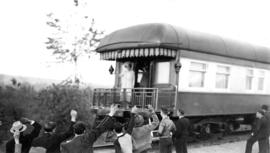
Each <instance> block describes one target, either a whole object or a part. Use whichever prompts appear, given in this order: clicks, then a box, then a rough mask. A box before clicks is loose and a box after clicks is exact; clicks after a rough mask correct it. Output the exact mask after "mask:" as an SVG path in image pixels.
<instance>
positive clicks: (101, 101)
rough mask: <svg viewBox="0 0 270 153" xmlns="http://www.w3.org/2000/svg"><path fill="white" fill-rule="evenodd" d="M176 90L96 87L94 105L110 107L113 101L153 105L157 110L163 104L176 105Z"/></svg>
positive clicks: (125, 103)
mask: <svg viewBox="0 0 270 153" xmlns="http://www.w3.org/2000/svg"><path fill="white" fill-rule="evenodd" d="M174 97H175V92H174V91H173V90H166V89H158V88H130V89H129V88H127V89H120V88H96V89H94V95H93V104H92V105H93V107H109V106H110V105H111V104H113V103H119V104H123V105H131V106H133V105H137V106H140V107H141V108H146V107H147V105H149V104H150V105H152V106H153V107H154V108H155V109H156V110H157V109H159V108H160V107H161V106H165V105H166V106H167V107H172V108H173V106H174Z"/></svg>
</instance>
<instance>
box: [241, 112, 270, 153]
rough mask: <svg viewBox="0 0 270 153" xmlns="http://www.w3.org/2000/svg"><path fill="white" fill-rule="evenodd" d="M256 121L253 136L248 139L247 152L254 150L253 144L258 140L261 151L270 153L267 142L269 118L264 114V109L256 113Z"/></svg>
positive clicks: (261, 152) (260, 152)
mask: <svg viewBox="0 0 270 153" xmlns="http://www.w3.org/2000/svg"><path fill="white" fill-rule="evenodd" d="M256 118H257V120H256V123H255V126H254V129H253V133H252V134H251V137H250V138H249V139H248V140H247V144H246V151H245V153H251V152H252V146H253V144H254V143H255V142H256V141H258V143H259V153H269V146H268V144H267V141H268V140H267V139H268V129H267V127H268V126H267V119H266V117H265V116H264V112H263V111H258V112H257V113H256Z"/></svg>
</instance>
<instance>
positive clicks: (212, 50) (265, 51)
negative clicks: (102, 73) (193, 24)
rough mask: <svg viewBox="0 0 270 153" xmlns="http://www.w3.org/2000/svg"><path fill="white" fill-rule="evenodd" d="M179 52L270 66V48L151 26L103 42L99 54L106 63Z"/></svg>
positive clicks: (125, 31) (117, 33) (131, 29)
mask: <svg viewBox="0 0 270 153" xmlns="http://www.w3.org/2000/svg"><path fill="white" fill-rule="evenodd" d="M179 49H183V50H190V51H195V52H201V53H207V54H213V55H220V56H226V57H232V58H237V59H244V60H250V61H255V62H261V63H270V49H269V48H265V47H259V46H254V45H251V44H248V43H240V42H236V41H233V40H229V39H225V38H222V37H220V36H216V35H210V34H205V33H201V32H195V31H190V30H185V29H183V28H179V27H175V26H172V25H169V24H161V23H151V24H142V25H137V26H132V27H128V28H125V29H120V30H117V31H115V32H113V33H111V34H109V35H107V36H106V37H105V38H103V39H102V40H101V43H100V44H99V46H98V47H97V49H96V51H97V52H99V53H101V58H102V59H105V60H115V59H121V58H132V57H149V56H164V57H172V58H173V57H175V56H176V51H177V50H179Z"/></svg>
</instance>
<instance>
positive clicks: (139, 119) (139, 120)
mask: <svg viewBox="0 0 270 153" xmlns="http://www.w3.org/2000/svg"><path fill="white" fill-rule="evenodd" d="M134 122H135V126H136V127H139V126H142V125H143V123H144V118H143V116H142V115H139V114H138V115H136V117H135V119H134Z"/></svg>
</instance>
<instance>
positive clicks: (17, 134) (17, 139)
mask: <svg viewBox="0 0 270 153" xmlns="http://www.w3.org/2000/svg"><path fill="white" fill-rule="evenodd" d="M13 138H14V141H15V143H16V144H19V143H20V141H19V139H20V131H15V132H14V133H13Z"/></svg>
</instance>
